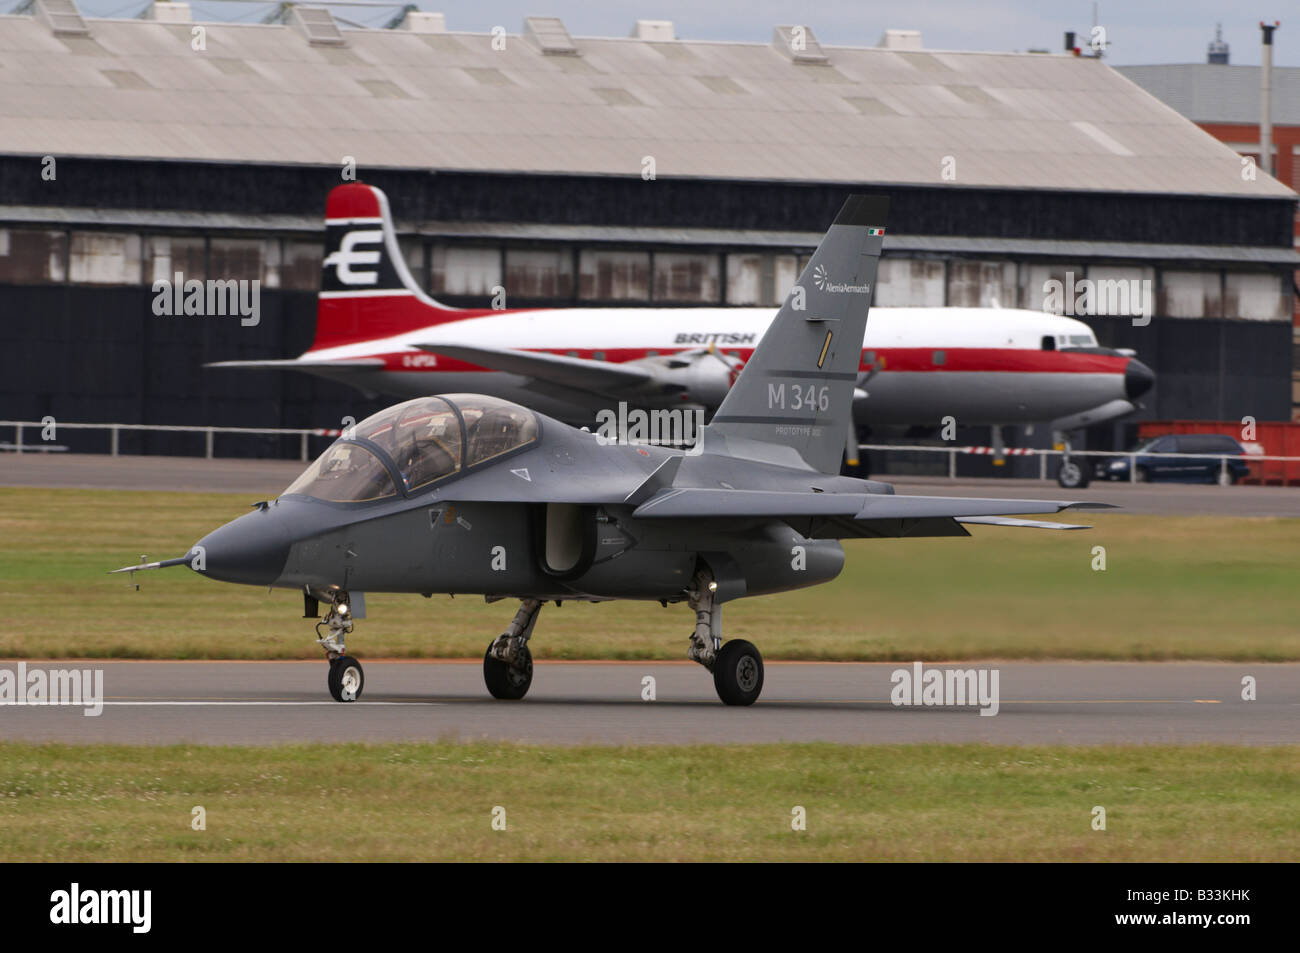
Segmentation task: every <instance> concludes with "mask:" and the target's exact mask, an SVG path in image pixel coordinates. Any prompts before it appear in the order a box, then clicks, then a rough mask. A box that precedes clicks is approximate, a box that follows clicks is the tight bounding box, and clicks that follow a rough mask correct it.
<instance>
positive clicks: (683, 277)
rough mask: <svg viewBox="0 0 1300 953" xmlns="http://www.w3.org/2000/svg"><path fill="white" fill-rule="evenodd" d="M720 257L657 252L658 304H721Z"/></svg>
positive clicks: (655, 272) (655, 264)
mask: <svg viewBox="0 0 1300 953" xmlns="http://www.w3.org/2000/svg"><path fill="white" fill-rule="evenodd" d="M718 294H719V288H718V256H717V255H698V254H697V255H692V254H686V253H681V252H656V253H655V257H654V300H655V301H707V302H712V303H714V304H716V303H717V301H718Z"/></svg>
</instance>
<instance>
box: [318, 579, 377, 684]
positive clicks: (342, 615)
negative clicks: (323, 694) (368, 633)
mask: <svg viewBox="0 0 1300 953" xmlns="http://www.w3.org/2000/svg"><path fill="white" fill-rule="evenodd" d="M326 598H329V599H331V600H332V601H331V602H330V607H329V611H328V612H326V613H325V618H324V619H322V620H321V621H320V622H317V623H316V634H317V635H319V634H320V630H321V626H326V627H327V628H328V629H329V631H328V632H327V633H326V634H325V635H324V636H323V637H321V638H319V639H317V640H316V642H317V643H318V644H319V645H320V646H321V647H322V648H323V649H325V655H326V657H327V658H328V659H329V663H330V673H329V679H328V684H329V689H330V695H331V696H332V697H333V698H334V700H335V701H336V702H354V701H356V700H357V699H358V698H360V697H361V690H362V689H363V688H365V685H366V675H365V672H363V671H362V669H361V663H360V662H358V661H357V660H356V659H354V658H351V657H349V656H348V655H347V652H346V649H345V648H344V646H343V638H344V636H346V635H347V634H348V633H350V632H351V631H352V607H351V605H350V604H349V599H348V594H347V593H346V592H336V593H333V594H332V595H331V594H326ZM312 612H313V614H314V613H315V610H314V609H313V610H312Z"/></svg>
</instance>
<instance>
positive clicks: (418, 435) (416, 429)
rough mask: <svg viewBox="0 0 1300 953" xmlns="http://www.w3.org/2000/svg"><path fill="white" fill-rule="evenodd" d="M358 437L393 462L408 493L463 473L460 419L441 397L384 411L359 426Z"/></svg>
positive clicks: (416, 400) (418, 400)
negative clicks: (378, 449)
mask: <svg viewBox="0 0 1300 953" xmlns="http://www.w3.org/2000/svg"><path fill="white" fill-rule="evenodd" d="M356 436H357V437H360V438H362V439H365V440H369V441H371V442H372V443H375V444H377V445H378V446H379V447H381V448H382V449H383V450H384V451H385V452H386V453H387V454H388V455H389V456H390V457H392V458H393V463H395V464H396V465H397V471H398V472H399V473H400V474H401V475H402V481H403V483H405V485H406V489H408V490H415V489H418V488H420V487H422V486H428V485H429V484H430V483H432V482H434V481H435V480H439V479H441V478H442V477H445V476H449V475H451V474H452V473H455V472H456V471H457V470H459V469H460V453H461V440H460V419H459V418H458V417H457V416H456V411H455V410H453V409H452V407H451V405H450V404H448V403H447V401H445V400H443V399H441V398H439V397H418V398H416V399H415V400H408V401H406V402H405V403H401V404H397V405H395V406H393V407H389V408H388V409H387V410H381V411H380V412H379V413H377V414H375V415H374V416H372V417H367V418H366V419H365V420H363V421H361V423H359V424H357V426H356Z"/></svg>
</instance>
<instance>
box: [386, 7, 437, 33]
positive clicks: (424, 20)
mask: <svg viewBox="0 0 1300 953" xmlns="http://www.w3.org/2000/svg"><path fill="white" fill-rule="evenodd" d="M398 29H399V30H409V31H410V32H412V33H446V32H447V16H446V14H443V13H427V12H425V11H424V10H407V11H406V16H405V17H403V18H402V22H401V24H400V25H399V26H398Z"/></svg>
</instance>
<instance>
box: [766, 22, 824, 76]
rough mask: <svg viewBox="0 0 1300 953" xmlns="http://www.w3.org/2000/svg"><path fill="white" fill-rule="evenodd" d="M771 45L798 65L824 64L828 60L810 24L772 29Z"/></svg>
mask: <svg viewBox="0 0 1300 953" xmlns="http://www.w3.org/2000/svg"><path fill="white" fill-rule="evenodd" d="M772 46H773V48H774V49H775V50H776V51H777V52H778V53H780V54H781V55H783V56H785V57H786V58H788V59H789V60H790V61H791V62H792V63H797V64H799V65H800V66H825V65H826V64H827V63H829V62H830V60H829V59H828V58H827V56H826V54H825V53H823V52H822V47H821V44H820V43H818V42H817V37H816V36H815V35H814V34H813V31H812V27H810V26H778V27H777V28H776V29H775V30H773V31H772Z"/></svg>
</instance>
